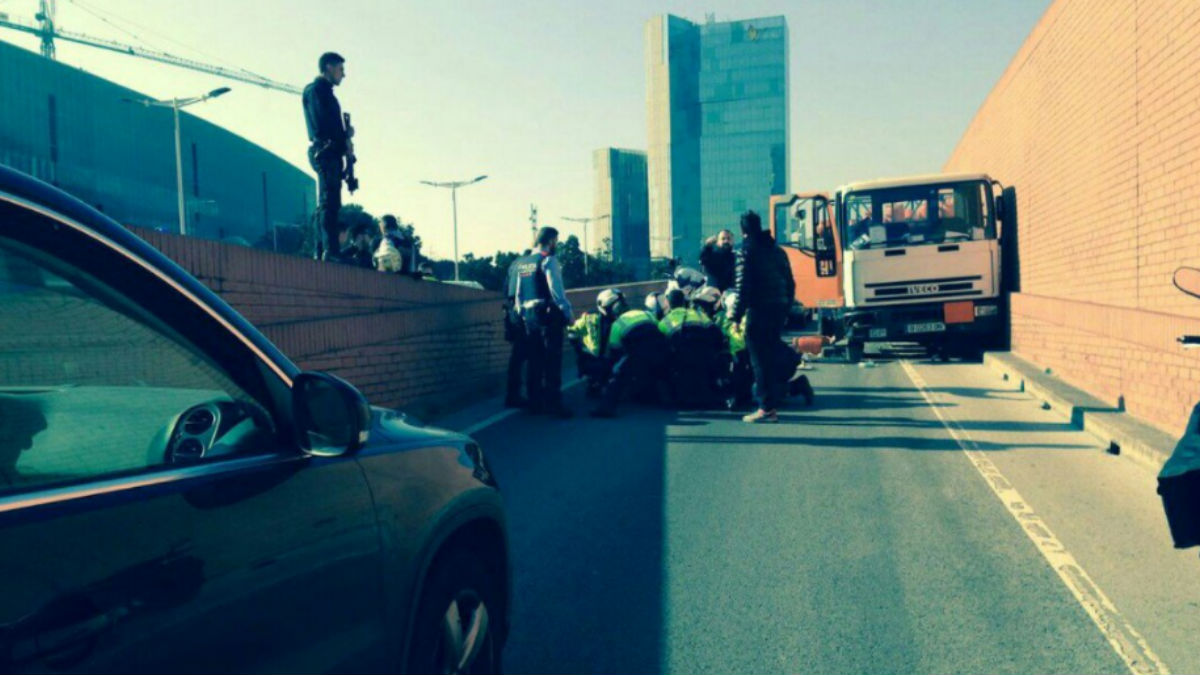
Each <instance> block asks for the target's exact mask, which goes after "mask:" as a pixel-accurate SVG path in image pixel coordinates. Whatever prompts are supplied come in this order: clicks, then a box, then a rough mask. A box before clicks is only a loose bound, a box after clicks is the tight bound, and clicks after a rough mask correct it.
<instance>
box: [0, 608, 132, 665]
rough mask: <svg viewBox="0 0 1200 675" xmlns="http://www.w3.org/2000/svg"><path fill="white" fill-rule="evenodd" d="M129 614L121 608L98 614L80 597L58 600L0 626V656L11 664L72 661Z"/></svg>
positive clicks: (89, 648) (84, 653)
mask: <svg viewBox="0 0 1200 675" xmlns="http://www.w3.org/2000/svg"><path fill="white" fill-rule="evenodd" d="M129 613H130V610H129V609H128V608H127V607H124V606H118V607H114V608H112V609H110V610H108V611H107V612H99V611H98V610H96V609H95V606H94V605H92V603H91V602H90V601H88V600H87V599H86V598H83V597H80V596H73V597H62V598H58V599H56V600H53V601H51V602H50V603H48V604H46V605H45V606H44V607H42V609H40V610H38V611H36V612H34V613H33V614H31V615H29V616H27V617H25V618H23V619H20V620H18V621H15V622H13V623H10V624H8V625H6V626H3V627H0V654H3V658H4V660H5V661H8V662H9V663H13V664H17V663H25V662H29V661H36V660H40V659H46V660H64V659H65V660H68V661H74V660H76V659H78V658H82V657H83V656H85V655H87V653H88V652H90V651H91V649H92V647H93V646H94V645H95V639H96V638H97V637H98V636H99V635H100V634H101V633H103V632H105V631H106V630H108V629H109V628H111V627H112V626H114V625H115V624H117V623H118V622H120V621H121V620H122V619H123V618H125V617H126V616H128V615H129Z"/></svg>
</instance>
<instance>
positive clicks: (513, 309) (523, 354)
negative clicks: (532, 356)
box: [504, 251, 530, 408]
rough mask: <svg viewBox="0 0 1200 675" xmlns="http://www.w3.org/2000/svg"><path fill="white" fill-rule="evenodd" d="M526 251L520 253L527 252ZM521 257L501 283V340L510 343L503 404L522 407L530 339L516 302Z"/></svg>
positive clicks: (527, 401)
mask: <svg viewBox="0 0 1200 675" xmlns="http://www.w3.org/2000/svg"><path fill="white" fill-rule="evenodd" d="M529 253H530V252H529V251H525V253H523V254H522V256H527V255H529ZM520 265H521V258H517V259H516V260H513V261H512V263H511V264H510V265H509V266H508V276H507V281H506V282H505V284H504V288H505V291H504V339H505V340H506V341H507V342H508V343H509V344H510V345H512V350H511V351H510V352H509V355H508V379H507V382H506V386H505V394H504V407H506V408H525V407H527V406H528V405H529V399H527V398H525V397H524V396H522V395H521V388H522V386H523V385H524V383H525V382H526V380H527V378H526V377H524V375H525V369H526V365H527V364H528V362H529V354H528V351H529V342H530V340H529V339H528V338H527V336H526V335H525V327H524V324H522V322H521V310H520V306H519V305H518V304H517V294H518V292H519V291H520V287H519V286H518V282H519V280H520V276H519V275H518V273H517V270H518V268H519V267H520Z"/></svg>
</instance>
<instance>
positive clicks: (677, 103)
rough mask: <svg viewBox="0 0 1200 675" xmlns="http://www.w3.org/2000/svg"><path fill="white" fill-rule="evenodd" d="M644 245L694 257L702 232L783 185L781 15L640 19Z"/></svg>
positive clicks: (762, 209)
mask: <svg viewBox="0 0 1200 675" xmlns="http://www.w3.org/2000/svg"><path fill="white" fill-rule="evenodd" d="M645 38H646V41H645V44H646V71H647V72H646V74H647V78H646V79H647V92H646V105H647V124H648V128H647V131H648V149H647V174H648V182H649V207H650V251H651V255H652V256H653V257H656V258H658V257H668V256H675V257H678V258H680V259H681V260H682V261H683V262H684V263H685V264H689V265H695V264H696V259H697V256H698V253H699V249H700V246H701V244H702V243H703V240H704V239H705V238H706V237H708V236H711V235H713V234H716V233H717V232H719V231H720V230H722V229H725V228H728V229H732V230H734V231H735V232H736V231H737V224H738V218H739V217H740V215H741V214H742V213H743V212H744V211H746V210H747V209H754V210H755V211H758V212H759V214H760V215H762V216H763V220H764V221H765V220H766V216H767V204H768V200H769V197H770V196H771V195H772V194H781V193H784V192H786V191H787V186H788V177H787V171H788V77H787V74H788V34H787V22H786V20H785V19H784V18H783V17H781V16H778V17H766V18H760V19H746V20H741V21H727V22H716V21H709V22H707V23H704V24H696V23H692V22H690V21H687V20H685V19H681V18H679V17H676V16H670V15H664V16H658V17H655V18H653V19H651V20H650V21H648V22H647V23H646V27H645Z"/></svg>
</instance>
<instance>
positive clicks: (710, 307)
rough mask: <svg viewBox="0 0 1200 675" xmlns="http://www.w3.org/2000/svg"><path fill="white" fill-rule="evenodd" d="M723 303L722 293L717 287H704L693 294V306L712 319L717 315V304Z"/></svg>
mask: <svg viewBox="0 0 1200 675" xmlns="http://www.w3.org/2000/svg"><path fill="white" fill-rule="evenodd" d="M720 302H721V291H720V289H718V288H717V287H715V286H704V287H703V288H701V289H699V290H697V291H696V292H695V293H693V294H692V305H693V306H695V307H696V309H699V310H701V311H702V312H704V313H705V314H706V315H708V316H709V317H710V318H711V317H713V316H716V314H717V304H718V303H720Z"/></svg>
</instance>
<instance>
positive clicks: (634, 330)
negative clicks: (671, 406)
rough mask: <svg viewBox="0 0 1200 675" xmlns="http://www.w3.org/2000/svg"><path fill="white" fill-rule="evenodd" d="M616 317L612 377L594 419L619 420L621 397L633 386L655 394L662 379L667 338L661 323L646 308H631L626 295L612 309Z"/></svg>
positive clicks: (611, 342) (611, 335) (611, 334)
mask: <svg viewBox="0 0 1200 675" xmlns="http://www.w3.org/2000/svg"><path fill="white" fill-rule="evenodd" d="M612 311H613V313H614V314H616V315H617V318H616V320H615V321H613V325H612V329H611V330H610V331H609V337H608V354H609V358H610V359H611V361H612V363H613V367H612V375H611V376H610V377H609V379H608V384H607V386H605V388H604V395H603V400H602V401H601V402H600V405H599V406H597V407H596V409H595V410H593V411H592V416H593V417H616V415H617V403H618V402H619V401H620V400H621V395H622V394H623V393H624V392H625V391H627V390H628V389H629V388H630V386H631V385H632V384H634V383H638V384H639V385H640V391H641V392H645V393H651V394H653V393H655V390H656V388H657V386H658V383H659V381H660V380H661V379H662V378H661V367H660V364H661V363H662V355H663V353H664V352H665V351H666V337H665V336H664V335H663V333H662V331H661V330H659V328H658V320H657V319H656V318H655V316H654V315H653V314H652V313H651V312H650V311H649V310H647V309H629V307H628V305H627V304H626V302H625V298H624V296H621V298H620V300H619V301H617V303H616V304H615V305H614V306H613V308H612Z"/></svg>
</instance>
